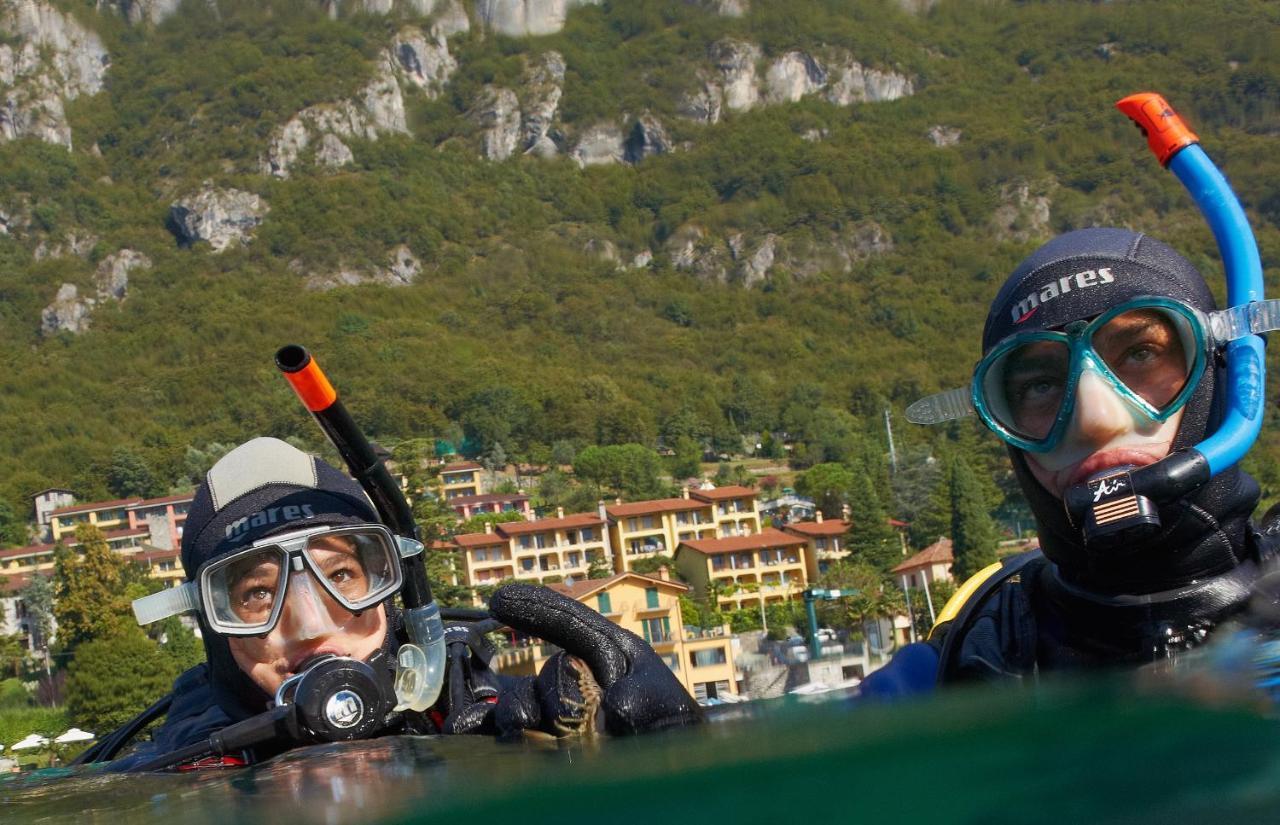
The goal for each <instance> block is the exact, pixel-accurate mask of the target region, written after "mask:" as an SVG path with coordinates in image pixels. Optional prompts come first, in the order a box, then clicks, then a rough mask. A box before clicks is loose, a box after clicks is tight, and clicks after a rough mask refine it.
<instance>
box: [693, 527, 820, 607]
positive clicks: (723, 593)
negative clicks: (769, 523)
mask: <svg viewBox="0 0 1280 825" xmlns="http://www.w3.org/2000/svg"><path fill="white" fill-rule="evenodd" d="M808 546H809V542H808V540H806V539H805V538H804V537H802V536H797V535H792V534H790V533H784V532H782V531H781V530H775V529H773V528H772V527H770V528H767V529H765V530H762V531H760V532H759V533H756V534H755V535H750V536H729V537H726V538H719V539H694V540H691V541H684V542H681V543H680V546H679V547H678V548H676V555H675V564H676V569H677V570H679V571H680V575H681V576H682V577H683V578H684V580H685V581H687V582H689V583H690V584H692V585H693V588H694V590H695V591H696V592H697V593H698V595H699V596H700V597H705V596H706V595H707V594H708V593H709V592H710V591H713V590H714V591H716V592H717V593H718V597H717V599H718V602H719V605H720V607H721V608H723V609H729V610H735V609H738V608H743V607H759V606H760V604H761V603H762V602H763V603H764V604H776V603H778V602H782V601H786V600H787V599H793V598H797V597H798V596H799V595H800V592H801V591H802V590H804V588H805V587H806V586H807V585H808V581H809V579H808V570H807V567H808V566H807V563H806V560H805V550H806V549H807V548H808Z"/></svg>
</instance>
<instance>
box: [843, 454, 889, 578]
mask: <svg viewBox="0 0 1280 825" xmlns="http://www.w3.org/2000/svg"><path fill="white" fill-rule="evenodd" d="M849 514H850V516H849V521H850V525H851V526H850V528H849V534H848V538H847V539H846V541H847V547H848V548H849V550H850V552H851V553H852V554H853V555H854V557H855V558H858V559H861V560H863V561H865V562H866V563H867V564H870V565H871V566H872V567H874V568H875V569H877V570H879V571H881V572H882V573H887V572H889V571H890V570H891V569H893V567H894V566H895V565H897V564H900V563H901V562H902V540H901V539H900V538H899V537H898V532H897V531H896V530H894V529H893V527H891V526H890V525H889V516H888V514H886V513H885V510H884V507H883V506H882V505H881V504H880V496H879V495H878V494H877V492H876V488H875V487H874V486H873V485H872V482H871V478H870V477H869V476H868V475H867V474H866V473H865V472H863V471H862V469H861V468H860V467H859V468H855V470H854V472H853V483H852V485H851V486H850V487H849Z"/></svg>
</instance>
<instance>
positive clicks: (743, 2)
mask: <svg viewBox="0 0 1280 825" xmlns="http://www.w3.org/2000/svg"><path fill="white" fill-rule="evenodd" d="M685 2H686V3H688V4H689V5H691V6H701V7H702V8H704V9H706V10H707V11H709V12H712V13H714V14H718V15H720V16H721V17H742V16H743V15H744V14H746V13H747V12H748V11H749V10H750V8H751V6H750V3H749V2H748V0H685Z"/></svg>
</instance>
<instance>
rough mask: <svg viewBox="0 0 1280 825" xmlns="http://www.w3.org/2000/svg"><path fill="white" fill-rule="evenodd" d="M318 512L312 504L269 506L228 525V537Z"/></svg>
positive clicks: (313, 516) (234, 536)
mask: <svg viewBox="0 0 1280 825" xmlns="http://www.w3.org/2000/svg"><path fill="white" fill-rule="evenodd" d="M315 516H316V514H315V512H314V511H313V510H312V509H311V505H310V504H299V505H289V506H286V507H268V508H266V509H265V510H259V511H258V512H256V513H253V514H252V515H248V516H244V517H243V518H238V519H236V520H235V521H233V522H231V523H230V524H228V525H227V538H229V539H234V538H236V537H238V536H242V535H244V534H245V533H247V532H249V531H250V530H252V529H254V528H255V527H266V526H267V525H268V524H276V523H279V522H284V523H286V524H287V523H288V522H291V521H298V520H299V519H303V518H315Z"/></svg>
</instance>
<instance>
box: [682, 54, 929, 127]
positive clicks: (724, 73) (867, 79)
mask: <svg viewBox="0 0 1280 825" xmlns="http://www.w3.org/2000/svg"><path fill="white" fill-rule="evenodd" d="M708 60H709V62H710V64H711V67H710V68H709V69H704V70H703V71H701V72H700V73H699V74H698V75H697V85H696V86H695V87H694V88H693V89H692V90H690V91H689V92H688V93H687V94H686V95H685V96H684V98H683V99H682V100H681V101H680V104H679V106H678V111H679V112H680V114H681V115H683V116H684V117H687V118H689V119H690V120H695V121H698V122H700V123H707V124H711V123H718V122H719V120H720V117H721V114H722V112H723V111H724V110H726V109H727V110H729V111H747V110H749V109H753V108H755V107H756V106H757V105H758V104H760V103H761V102H764V103H794V102H795V101H797V100H800V99H801V98H803V97H806V96H809V95H814V94H819V93H822V95H823V96H824V97H825V98H826V99H827V100H829V101H830V102H832V103H834V104H836V105H837V106H849V105H851V104H854V103H874V102H879V101H888V100H897V99H898V98H901V97H906V96H908V95H911V94H913V93H914V92H915V83H914V82H913V81H912V80H911V78H909V77H906V76H905V75H901V74H897V73H895V72H891V71H884V70H879V69H872V68H868V67H866V66H864V65H862V64H861V63H859V62H858V61H857V60H855V59H854V58H853V56H852V55H851V54H849V53H848V52H845V51H840V50H827V51H826V52H824V53H823V54H821V55H818V54H809V53H807V52H801V51H790V52H787V53H786V54H783V55H782V56H780V57H778V58H777V59H776V60H774V61H772V62H771V63H769V65H768V66H767V68H766V69H765V71H764V84H763V89H762V88H761V83H760V79H759V65H760V63H761V50H760V47H759V46H757V45H755V44H754V43H748V42H746V41H742V40H733V39H725V40H720V41H718V42H716V43H714V44H713V45H712V46H711V48H710V50H709V53H708Z"/></svg>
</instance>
